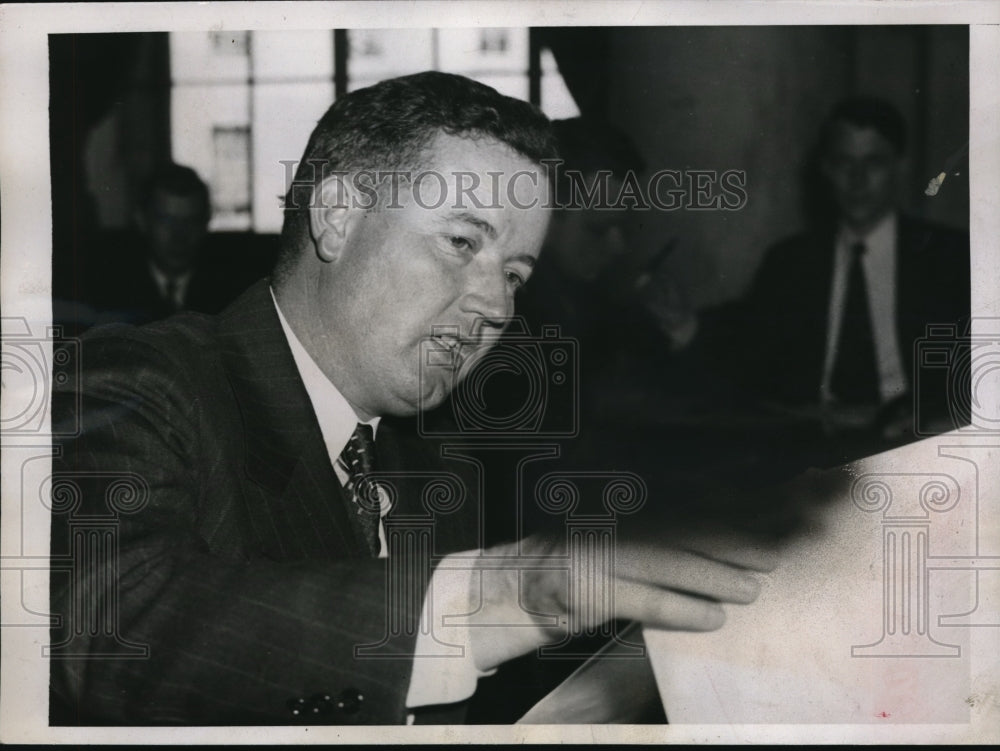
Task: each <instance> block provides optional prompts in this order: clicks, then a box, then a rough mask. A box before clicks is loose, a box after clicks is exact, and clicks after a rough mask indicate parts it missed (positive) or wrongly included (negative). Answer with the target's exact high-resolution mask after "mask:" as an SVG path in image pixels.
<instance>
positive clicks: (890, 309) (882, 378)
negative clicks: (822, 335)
mask: <svg viewBox="0 0 1000 751" xmlns="http://www.w3.org/2000/svg"><path fill="white" fill-rule="evenodd" d="M897 232H898V228H897V218H896V215H895V214H892V213H890V214H887V215H886V216H885V218H884V219H882V220H881V221H880V222H879V223H878V224H877V225H875V227H874V228H873V229H872V230H871V231H870V232H869V233H868V234H867V235H865V236H864V237H859V236H858V235H856V234H855V233H853V232H851V231H850V230H849V229H847V228H846V227H842V228H841V230H840V232H839V233H838V234H837V240H836V246H835V248H834V255H833V279H832V282H831V285H832V286H831V289H830V307H829V309H828V315H827V337H826V353H825V358H824V360H823V377H822V381H821V384H820V398H821V401H822V402H824V403H827V402H830V401H832V399H833V396H834V395H833V392H832V389H831V386H830V381H831V380H832V378H833V369H834V366H835V364H836V362H835V361H836V354H837V344H838V342H839V340H840V330H841V323H842V321H843V317H844V307H845V305H846V303H847V278H848V275H849V273H850V269H851V247H852V246H853V245H854V244H855V243H858V242H861V243H864V245H865V253H864V255H863V256H862V257H861V267H862V269H863V272H864V275H865V282H866V287H867V290H868V306H869V311H870V313H871V323H872V337H873V339H874V341H875V361H876V367H877V369H878V380H879V383H878V387H879V394H880V396H881V401H882V402H883V403H885V402H887V401H890V400H892V399H894V398H895V397H897V396H900V395H902V394H904V393H906V390H907V385H906V375H905V371H904V370H903V360H902V357H901V352H900V347H899V337H898V334H897V331H896V294H897V290H896V263H897V259H896V236H897Z"/></svg>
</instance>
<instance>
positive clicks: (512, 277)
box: [504, 271, 525, 290]
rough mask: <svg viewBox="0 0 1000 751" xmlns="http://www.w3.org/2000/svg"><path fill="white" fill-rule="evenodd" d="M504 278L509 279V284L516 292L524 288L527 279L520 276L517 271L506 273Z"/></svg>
mask: <svg viewBox="0 0 1000 751" xmlns="http://www.w3.org/2000/svg"><path fill="white" fill-rule="evenodd" d="M504 276H505V277H506V278H507V284H509V285H510V286H511V287H513V288H514V289H515V290H519V289H521V287H523V286H524V283H525V279H524V277H523V276H521V275H520V274H518V273H517V272H516V271H505V272H504Z"/></svg>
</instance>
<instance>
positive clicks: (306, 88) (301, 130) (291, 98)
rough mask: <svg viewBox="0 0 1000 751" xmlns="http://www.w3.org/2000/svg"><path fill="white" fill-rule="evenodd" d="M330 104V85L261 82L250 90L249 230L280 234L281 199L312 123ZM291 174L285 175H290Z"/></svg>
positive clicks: (331, 94)
mask: <svg viewBox="0 0 1000 751" xmlns="http://www.w3.org/2000/svg"><path fill="white" fill-rule="evenodd" d="M332 103H333V83H332V82H317V83H294V84H290V83H283V84H260V85H258V86H255V87H254V90H253V113H254V123H253V127H254V131H253V229H254V231H255V232H280V231H281V222H282V210H281V197H282V196H283V195H284V193H285V191H286V190H287V189H288V186H289V184H290V182H291V175H293V174H294V173H295V167H296V166H297V161H296V164H293V165H290V166H288V167H286V166H285V165H284V164H282V161H293V160H298V159H301V158H302V152H304V151H305V148H306V142H307V141H308V140H309V135H310V134H311V133H312V130H313V128H314V127H315V126H316V122H317V121H318V120H319V118H320V117H322V115H323V113H324V112H326V110H327V108H328V107H329V106H330V105H331V104H332ZM289 173H290V174H289Z"/></svg>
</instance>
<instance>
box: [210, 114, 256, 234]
mask: <svg viewBox="0 0 1000 751" xmlns="http://www.w3.org/2000/svg"><path fill="white" fill-rule="evenodd" d="M212 147H213V149H212V150H213V152H214V171H213V173H212V179H211V181H212V228H213V229H220V230H222V229H225V230H243V229H249V228H250V128H248V127H247V126H245V125H215V126H213V127H212Z"/></svg>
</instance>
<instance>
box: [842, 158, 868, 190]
mask: <svg viewBox="0 0 1000 751" xmlns="http://www.w3.org/2000/svg"><path fill="white" fill-rule="evenodd" d="M847 179H848V186H849V187H850V188H851V190H863V189H864V188H866V187H867V186H868V169H867V168H866V167H865V165H863V164H855V165H852V166H851V168H850V171H849V172H848V176H847Z"/></svg>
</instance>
